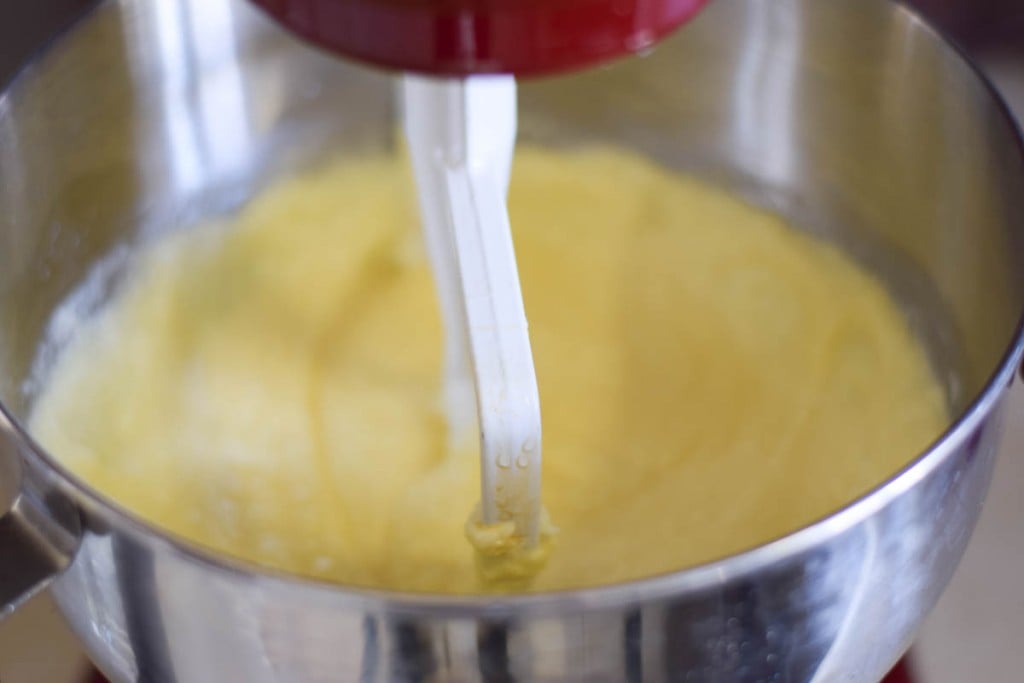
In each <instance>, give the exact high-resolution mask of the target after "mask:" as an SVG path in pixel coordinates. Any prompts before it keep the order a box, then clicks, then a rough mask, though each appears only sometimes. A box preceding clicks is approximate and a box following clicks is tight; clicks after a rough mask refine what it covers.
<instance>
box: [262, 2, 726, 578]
mask: <svg viewBox="0 0 1024 683" xmlns="http://www.w3.org/2000/svg"><path fill="white" fill-rule="evenodd" d="M255 2H256V4H257V5H259V6H260V7H262V8H263V9H264V10H266V11H267V12H268V13H270V14H271V15H272V16H273V17H274V18H275V19H277V20H278V21H280V22H281V23H282V24H284V25H285V26H287V27H289V28H290V29H292V30H293V31H294V32H296V33H297V34H299V35H301V36H304V37H305V38H307V39H309V40H311V41H313V42H314V43H316V44H317V45H319V46H321V47H325V48H327V49H329V50H331V51H334V52H336V53H337V54H339V55H342V56H346V57H352V58H356V59H359V60H364V61H368V62H371V63H373V64H376V65H379V66H385V67H393V68H397V69H403V70H405V71H407V72H419V73H423V74H427V75H428V76H432V77H422V76H414V75H411V74H409V75H406V76H405V79H404V81H405V82H404V90H403V95H404V104H405V130H406V136H407V138H408V140H409V147H410V151H411V155H412V164H413V167H414V169H415V172H416V182H417V186H418V190H419V196H420V208H421V214H422V216H421V222H422V225H423V228H424V232H425V235H426V244H427V249H428V252H429V254H430V258H431V262H432V265H433V270H434V279H435V286H436V288H437V291H438V294H439V298H440V303H441V312H442V317H443V319H444V321H445V345H446V348H445V358H444V368H445V371H444V404H445V409H446V410H445V412H446V415H447V419H448V429H449V434H450V437H449V441H450V442H451V444H450V445H451V447H457V446H458V444H459V443H460V442H462V443H465V442H466V441H467V440H468V439H469V437H470V436H471V435H472V434H473V433H474V432H476V433H478V434H479V439H480V460H481V468H480V469H481V505H480V514H479V519H478V520H476V521H475V522H474V526H472V527H471V528H473V529H477V530H478V532H477V533H471V534H470V538H471V540H473V543H474V545H476V546H477V547H478V549H479V550H480V551H481V555H480V557H481V558H485V557H487V558H489V559H488V560H487V563H486V564H487V567H486V568H485V569H484V574H485V575H488V574H493V575H496V576H497V577H498V578H501V577H502V576H503V575H504V574H507V573H509V572H511V573H512V574H516V575H519V574H523V572H525V573H526V575H527V576H528V575H529V574H530V573H531V572H533V571H536V570H537V569H538V568H539V566H540V564H541V563H542V562H543V550H542V549H541V550H540V551H538V548H539V546H542V545H544V539H542V535H543V534H542V530H541V526H542V523H541V517H542V508H541V496H540V485H541V423H540V405H539V398H538V391H537V379H536V375H535V371H534V368H533V359H532V354H531V350H530V341H529V338H528V335H527V325H526V314H525V311H524V310H523V302H522V296H521V294H520V292H519V280H518V276H517V274H516V263H515V256H514V253H513V248H512V236H511V233H510V231H509V226H508V212H507V209H506V208H505V199H504V196H505V194H506V192H507V189H508V178H509V174H510V172H511V164H512V153H513V150H514V147H515V135H516V118H517V114H516V88H515V81H514V79H513V77H514V76H516V75H520V76H521V75H539V74H544V73H550V72H553V71H561V70H568V69H579V68H583V67H586V66H590V65H592V63H593V62H595V61H598V60H602V59H609V58H612V57H617V56H620V55H621V54H622V53H628V52H642V51H644V50H647V49H649V48H651V47H652V45H653V44H654V42H655V40H657V39H658V38H660V37H661V36H663V35H665V34H666V33H667V32H669V31H670V30H672V29H674V28H675V27H676V26H678V25H679V24H681V23H682V22H684V21H686V20H687V19H689V18H691V17H692V16H693V15H695V14H696V13H697V11H698V10H699V9H700V7H701V6H702V5H703V4H704V3H705V2H707V0H682V1H679V0H676V1H664V0H596V1H595V0H585V1H584V2H512V3H509V2H501V1H497V2H479V1H465V0H457V1H455V2H441V3H433V2H432V3H405V2H390V1H389V2H361V1H358V0H357V1H355V2H353V1H351V0H313V1H307V0H298V1H290V0H255ZM484 74H486V75H484ZM494 74H498V75H494ZM474 396H475V403H476V405H475V406H474V405H473V401H474ZM477 427H479V429H478V430H477V429H476V428H477ZM502 523H512V524H514V528H513V529H512V531H511V535H510V536H507V535H506V536H504V537H503V539H502V540H501V541H499V543H500V544H502V550H501V551H498V552H496V551H495V550H494V546H495V541H494V540H489V541H482V540H477V539H478V538H479V539H482V538H484V537H485V535H486V530H487V529H494V528H495V526H494V525H498V524H502ZM479 525H482V526H479ZM506 533H507V532H506ZM505 546H508V547H507V548H506V547H505ZM524 553H532V554H533V555H535V556H534V557H533V558H532V559H530V560H529V561H527V562H526V565H527V567H526V568H524V567H523V566H520V565H522V564H523V558H524V557H525V555H524ZM495 554H496V555H497V557H492V556H493V555H495ZM521 580H523V577H522V576H517V578H516V581H521Z"/></svg>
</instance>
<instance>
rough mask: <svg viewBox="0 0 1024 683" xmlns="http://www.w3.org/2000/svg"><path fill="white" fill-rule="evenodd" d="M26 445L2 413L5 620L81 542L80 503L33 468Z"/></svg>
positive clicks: (0, 609) (0, 614) (0, 606)
mask: <svg viewBox="0 0 1024 683" xmlns="http://www.w3.org/2000/svg"><path fill="white" fill-rule="evenodd" d="M23 443H24V440H23V439H22V438H21V437H20V436H19V435H18V434H17V433H16V432H15V430H14V429H13V427H12V425H11V423H10V421H9V420H8V419H7V417H6V416H5V415H0V510H3V511H5V512H3V515H2V516H0V621H3V620H4V619H5V618H6V617H8V616H9V615H10V614H11V613H12V612H14V610H15V609H16V608H17V607H18V606H19V605H21V604H22V603H23V602H25V601H26V600H28V599H29V598H30V597H32V596H33V595H35V594H36V593H38V592H39V591H41V590H42V589H44V588H46V587H47V586H48V585H49V584H50V582H51V581H52V580H53V579H54V578H56V577H57V575H58V574H60V573H61V572H62V571H64V569H65V568H66V567H67V566H68V565H69V564H70V563H71V560H72V558H74V556H75V551H76V550H77V549H78V544H79V539H80V520H79V515H78V511H77V510H76V508H75V505H74V504H73V503H72V502H71V500H70V499H69V498H68V497H67V496H66V495H65V494H64V493H61V492H60V491H59V490H58V489H57V487H56V485H55V482H54V479H53V476H52V475H49V476H47V475H46V474H43V473H39V472H37V471H35V470H33V469H32V468H30V467H29V466H28V464H27V463H26V462H25V460H24V459H23V458H22V456H21V453H20V448H19V444H23ZM25 448H27V446H25Z"/></svg>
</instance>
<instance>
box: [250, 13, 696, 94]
mask: <svg viewBox="0 0 1024 683" xmlns="http://www.w3.org/2000/svg"><path fill="white" fill-rule="evenodd" d="M708 1H709V0H253V2H255V4H257V5H259V6H260V7H262V8H263V9H265V10H266V11H267V12H268V13H270V14H271V15H272V16H273V17H274V18H276V19H277V20H278V21H280V22H281V23H283V24H284V25H285V26H287V27H289V28H290V29H292V30H293V31H295V32H296V33H298V34H299V35H301V36H303V37H304V38H306V39H308V40H310V41H311V42H313V43H316V44H317V45H320V46H321V47H324V48H327V49H329V50H331V51H333V52H336V53H338V54H341V55H344V56H347V57H352V58H354V59H358V60H362V61H366V62H371V63H373V64H377V65H379V66H385V67H389V68H395V69H404V70H408V71H417V72H421V73H428V74H436V75H443V76H464V75H469V74H479V73H512V74H515V75H517V76H529V75H537V74H543V73H550V72H554V71H564V70H568V69H575V68H579V67H583V66H587V65H589V64H592V63H595V62H599V61H602V60H606V59H610V58H612V57H616V56H618V55H621V54H624V53H627V52H637V51H641V50H644V49H646V48H648V47H650V46H651V45H652V44H653V43H654V42H656V41H657V40H658V39H660V38H661V37H662V36H664V35H665V34H666V33H668V32H670V31H671V30H672V29H674V28H676V27H677V26H679V25H680V24H682V23H684V22H686V21H687V20H688V19H690V18H691V17H692V16H693V15H695V14H696V13H697V11H698V10H699V9H700V8H701V7H703V6H704V5H705V4H706V3H707V2H708Z"/></svg>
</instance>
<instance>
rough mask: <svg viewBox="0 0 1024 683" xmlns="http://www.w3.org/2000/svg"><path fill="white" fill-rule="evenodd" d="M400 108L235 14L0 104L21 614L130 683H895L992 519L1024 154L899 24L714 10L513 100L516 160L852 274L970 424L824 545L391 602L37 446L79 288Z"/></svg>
mask: <svg viewBox="0 0 1024 683" xmlns="http://www.w3.org/2000/svg"><path fill="white" fill-rule="evenodd" d="M392 85H393V84H392V83H391V82H390V81H389V78H388V77H387V76H386V75H384V74H381V73H377V72H372V71H368V70H364V69H361V68H359V67H356V66H353V65H350V64H345V63H342V62H339V61H335V60H333V59H332V58H330V57H327V56H324V55H322V54H319V53H317V52H315V51H313V50H311V49H309V48H307V47H304V46H302V45H300V44H298V43H297V42H295V41H294V40H293V39H292V38H290V37H288V36H286V35H284V34H282V33H281V32H280V31H279V30H278V29H276V28H275V27H273V26H272V25H270V24H269V23H268V22H267V21H266V20H264V19H263V18H262V17H260V16H258V15H256V14H255V13H254V11H253V10H251V9H250V8H249V7H247V6H245V5H244V4H242V3H240V2H233V1H231V0H159V1H158V2H151V1H146V0H108V1H107V2H106V3H103V4H101V5H100V6H99V7H98V8H97V9H96V10H95V11H94V12H92V13H91V14H90V15H89V16H88V17H87V18H86V19H84V20H83V21H81V22H80V23H79V24H78V25H77V26H75V27H74V28H73V29H72V30H71V31H69V32H68V33H67V34H66V35H65V36H63V37H62V38H61V39H60V40H59V41H57V42H56V43H55V44H54V45H53V46H52V47H51V48H50V49H48V50H47V51H46V52H45V53H44V54H43V55H41V56H40V57H39V58H38V59H37V60H36V61H35V62H34V63H33V64H32V65H31V66H30V67H29V68H28V69H27V70H26V71H25V72H24V73H23V74H22V75H21V76H20V77H19V78H18V79H17V81H16V82H15V83H14V84H13V85H12V87H11V88H10V89H9V90H8V91H7V92H6V93H5V94H4V95H3V97H2V99H0V245H2V246H0V396H2V398H3V402H4V406H5V408H4V413H3V416H2V419H0V481H2V482H3V486H2V487H0V510H7V512H6V514H5V515H4V516H3V518H2V519H0V598H2V602H3V605H4V607H3V609H4V611H7V610H10V609H12V608H13V607H15V606H16V605H17V604H18V603H19V601H21V600H23V599H24V598H25V597H26V596H28V595H30V594H31V593H33V592H34V591H37V590H39V589H40V588H42V587H43V586H46V585H50V586H51V587H52V589H53V594H54V596H55V597H56V599H57V601H58V603H59V604H60V606H61V608H62V609H63V611H64V614H65V615H66V617H67V620H68V622H69V623H70V624H71V627H72V628H73V629H74V631H75V632H76V633H77V634H78V636H79V637H80V638H81V639H82V641H83V642H84V643H85V645H86V647H87V648H88V650H89V652H90V653H91V654H92V656H93V657H94V658H95V660H96V662H97V664H98V665H99V666H100V667H101V668H102V669H103V671H105V672H106V673H107V674H108V675H109V676H110V677H111V679H113V680H115V681H145V682H163V681H167V682H172V681H187V682H189V683H195V682H203V681H228V680H231V681H250V682H254V683H255V682H260V681H321V680H323V681H326V680H332V681H356V680H359V681H483V680H486V681H591V682H592V681H647V682H657V681H797V682H803V681H811V680H815V681H848V682H856V681H877V680H878V679H879V678H880V677H881V676H882V674H883V673H884V672H885V671H886V669H887V668H888V667H889V666H890V665H891V664H893V662H895V661H896V659H897V658H898V656H899V655H900V654H901V653H902V652H903V651H904V649H905V648H906V647H907V646H908V644H909V642H910V640H911V638H912V636H913V634H914V631H915V629H916V628H917V626H918V625H919V624H920V622H921V620H922V619H923V617H924V616H925V614H926V613H927V612H928V610H929V609H930V608H931V607H932V605H933V604H934V603H935V601H936V599H937V598H938V596H939V593H940V592H941V591H942V589H943V587H944V586H945V585H946V582H947V581H948V579H949V578H950V575H951V574H952V572H953V570H954V568H955V566H956V564H957V561H958V560H959V558H960V556H961V554H962V553H963V550H964V547H965V545H966V543H967V539H968V537H969V536H970V533H971V529H972V527H973V526H974V523H975V520H976V518H977V516H978V512H979V508H980V506H981V503H982V500H983V498H984V496H985V491H986V488H987V485H988V481H989V478H990V475H991V472H992V464H993V458H994V454H995V451H996V446H997V442H998V440H999V432H1000V430H999V425H1000V421H1001V417H1002V415H1001V413H1002V406H1003V404H1004V401H1003V398H1004V397H1005V395H1006V392H1007V389H1008V387H1009V385H1010V383H1011V381H1012V378H1013V376H1014V373H1013V370H1014V368H1015V366H1016V365H1017V364H1018V363H1019V362H1020V359H1021V354H1022V346H1021V336H1020V330H1019V327H1018V323H1019V318H1020V314H1021V309H1022V302H1024V282H1022V274H1021V269H1020V267H1019V262H1020V258H1021V255H1022V254H1024V250H1022V242H1024V158H1022V149H1021V144H1020V139H1019V137H1018V135H1017V133H1016V131H1015V130H1014V126H1013V124H1012V122H1011V120H1010V118H1009V117H1008V115H1007V113H1006V111H1005V110H1004V108H1003V107H1002V105H1001V104H1000V102H999V101H998V98H997V97H996V96H995V95H994V94H993V93H992V91H991V90H990V89H989V88H988V87H987V86H986V84H985V83H984V82H983V81H982V79H981V78H979V76H978V75H977V74H976V73H975V72H974V71H973V70H972V69H971V67H970V66H969V65H968V64H966V63H965V61H964V60H963V59H962V58H961V57H960V56H959V55H958V54H957V53H956V52H955V51H954V50H953V49H952V48H950V46H948V45H947V44H945V43H944V42H943V40H942V39H941V38H940V37H938V36H937V35H935V34H934V33H933V32H932V31H931V30H929V28H928V27H927V26H925V25H924V24H922V23H921V22H920V21H919V20H918V19H916V18H915V17H914V16H913V15H911V14H910V13H908V12H907V11H905V10H904V9H901V8H900V6H898V5H895V4H890V3H888V2H884V1H882V0H770V1H769V0H717V1H716V2H715V3H712V5H711V7H710V8H709V9H708V10H707V11H706V12H705V14H704V15H703V16H701V17H700V18H699V20H698V21H696V23H694V24H692V25H691V26H689V27H687V28H686V29H684V30H683V31H682V32H680V33H679V34H677V35H676V36H675V37H673V38H672V39H671V40H669V41H667V42H666V43H664V44H663V45H660V46H659V47H658V48H657V49H656V50H655V51H654V52H653V54H650V55H647V56H645V57H642V58H636V59H630V60H626V61H624V62H619V63H616V64H614V65H611V66H608V67H605V68H601V69H598V70H595V71H591V72H588V73H585V74H579V75H574V76H570V77H565V78H558V79H555V80H550V81H543V82H536V83H530V84H527V85H525V86H524V87H523V88H522V91H521V92H522V106H521V109H522V121H521V129H522V131H523V136H524V137H525V138H529V139H534V140H540V141H542V142H546V143H550V144H559V145H568V144H578V143H585V142H587V141H594V140H597V141H613V142H615V143H617V144H622V145H629V146H632V147H635V148H638V149H642V150H644V151H646V152H647V153H649V154H651V155H652V156H655V157H656V158H658V159H659V160H661V161H662V162H664V163H666V164H669V165H672V166H676V167H680V168H685V169H688V170H690V171H692V172H694V173H698V174H701V175H703V176H706V177H709V178H712V179H714V180H715V181H716V182H720V183H725V184H728V185H729V186H731V187H733V188H734V189H735V190H736V191H737V192H741V193H744V194H745V195H747V196H748V197H750V198H751V200H752V201H757V202H761V203H763V204H766V205H768V206H771V207H773V208H774V209H776V210H777V211H779V212H781V213H784V214H787V215H789V216H791V217H792V218H793V220H794V222H795V223H796V224H797V225H799V226H801V227H803V228H805V229H807V230H811V231H814V232H815V233H817V234H820V235H823V236H825V237H826V238H828V239H833V240H835V241H836V242H838V243H839V244H841V245H842V246H843V247H844V248H846V249H848V250H849V251H850V253H851V254H853V255H854V257H855V258H857V259H859V260H861V261H862V262H863V263H865V264H867V265H868V266H869V267H871V268H873V269H874V270H875V271H876V272H877V273H878V274H879V276H880V277H881V278H882V279H883V280H884V281H885V282H886V283H887V284H888V285H889V287H890V288H891V290H892V291H893V293H894V295H895V296H897V297H898V298H899V299H900V301H901V302H902V303H903V305H904V306H905V308H906V310H907V313H908V316H909V317H910V319H911V321H912V323H913V325H914V328H915V330H916V331H917V332H918V334H920V336H921V338H922V339H923V340H924V341H925V343H926V344H927V346H928V348H929V350H930V352H931V357H932V361H933V363H934V365H935V368H936V371H937V372H938V373H940V376H941V377H942V378H943V381H944V382H945V383H946V386H947V388H948V391H949V398H950V404H951V406H952V410H953V412H954V414H955V415H956V419H955V421H954V422H952V423H951V424H950V426H949V429H948V430H947V431H946V433H945V434H943V435H942V436H941V438H938V440H937V441H936V442H935V443H934V444H933V445H932V447H931V448H930V449H928V451H927V452H926V453H923V454H913V453H908V454H907V457H908V461H910V460H911V459H912V458H913V462H912V463H911V464H910V465H909V466H908V467H907V469H905V470H904V471H902V472H901V473H899V474H898V475H897V476H895V477H893V478H892V479H891V480H890V481H888V482H886V483H885V484H884V485H882V486H880V487H879V488H878V489H876V490H874V491H873V492H871V493H870V494H869V495H866V496H865V497H863V498H862V499H860V500H858V501H856V502H853V503H852V504H851V505H850V506H848V507H847V508H845V509H843V510H841V511H839V512H837V513H835V514H834V515H832V516H830V517H828V518H827V519H823V520H820V521H818V522H817V523H815V524H812V525H811V526H808V527H806V528H804V529H801V530H799V531H796V532H795V533H793V534H791V535H789V536H786V537H784V538H780V539H778V540H776V541H774V542H772V543H769V544H767V545H765V546H762V547H759V548H756V549H753V550H751V551H749V552H746V553H743V554H741V555H737V556H734V557H729V558H727V559H723V560H722V561H719V562H715V563H712V564H709V565H706V566H701V567H697V568H694V569H689V570H686V571H680V572H677V573H674V574H671V575H666V576H658V577H652V578H650V579H647V580H643V581H635V582H631V583H627V584H622V585H615V586H608V587H604V588H598V589H588V590H581V591H570V592H562V593H555V594H541V595H530V596H511V597H495V598H489V597H469V598H452V597H443V596H428V595H418V596H415V595H401V594H394V593H382V592H375V591H368V590H358V589H350V588H345V587H340V586H333V585H326V584H322V583H316V582H313V581H305V580H300V579H297V578H294V577H289V576H283V575H276V574H273V573H271V572H266V571H261V570H260V569H258V568H256V567H253V566H248V565H244V564H240V563H238V562H234V561H231V560H229V559H226V558H224V557H219V556H217V555H215V554H213V553H211V552H207V551H204V550H201V549H199V548H196V547H194V546H191V545H189V544H188V543H185V542H182V541H181V540H179V539H175V538H172V537H170V536H168V535H166V534H164V533H162V532H160V531H159V530H158V529H155V528H154V527H153V526H151V525H149V524H147V523H145V522H143V521H141V520H139V519H138V518H136V517H134V516H133V515H132V514H131V512H130V511H126V510H123V509H121V508H119V507H118V506H117V505H116V504H114V503H112V502H111V501H109V500H108V499H106V498H105V497H103V496H102V495H99V494H97V493H96V492H95V491H93V490H92V489H90V488H89V486H88V485H87V484H85V483H84V482H81V481H79V480H78V479H77V478H76V477H74V476H73V475H71V474H70V473H69V472H67V471H66V470H65V469H64V468H62V467H61V465H60V464H59V461H58V459H57V458H56V457H53V456H51V455H50V454H47V453H46V452H45V451H44V450H42V449H41V448H40V447H39V446H38V445H37V444H35V443H33V441H32V440H31V438H30V437H29V436H28V435H27V434H26V433H25V431H24V429H23V427H22V426H21V425H22V424H23V420H24V418H25V415H26V413H27V411H28V410H29V409H30V408H31V402H32V398H33V392H34V391H35V390H36V388H37V387H36V384H35V383H34V382H33V374H32V368H33V363H34V362H35V360H34V359H37V357H39V356H40V354H41V356H42V357H43V358H44V359H45V357H46V354H47V353H48V352H49V351H47V349H48V348H49V346H47V345H43V346H42V351H40V348H41V340H43V339H44V338H48V339H49V340H50V341H49V343H50V344H51V345H52V344H59V343H60V339H61V337H62V336H65V337H66V335H68V334H74V328H73V326H70V327H69V326H68V325H67V324H66V321H62V320H61V319H60V317H59V316H58V319H52V314H53V312H54V310H55V308H56V306H57V305H58V303H59V302H61V301H62V300H64V299H65V298H66V297H68V296H69V294H70V293H71V292H72V291H73V290H74V288H75V287H76V285H77V284H78V283H80V282H82V281H83V279H84V278H86V277H87V276H88V277H91V278H93V280H94V283H98V287H99V290H100V291H101V290H102V289H103V286H108V287H109V286H112V285H113V283H114V282H116V277H117V268H116V264H117V262H118V261H117V257H116V255H117V254H118V253H121V251H123V249H122V247H123V245H126V244H130V243H132V242H134V241H137V240H141V239H148V238H150V237H152V236H153V235H156V234H159V233H160V232H162V231H166V230H173V229H175V228H177V227H179V226H181V225H184V224H187V223H189V222H190V221H192V220H193V219H196V218H199V217H202V216H207V215H211V214H218V213H224V212H229V211H231V210H232V209H233V208H235V207H237V206H238V205H239V204H240V203H242V202H244V201H245V200H246V198H248V197H249V196H251V195H252V194H253V193H254V192H256V191H258V190H259V188H260V187H262V186H264V185H265V184H266V183H268V182H272V181H273V179H274V178H277V177H280V176H284V175H287V174H289V173H292V172H294V171H295V170H296V169H299V168H303V167H306V166H309V165H311V164H315V163H317V162H318V161H319V160H321V159H323V158H326V157H330V156H337V155H341V154H346V153H356V152H359V151H365V150H372V149H377V148H387V147H390V146H391V145H392V144H393V143H394V135H395V130H396V122H395V116H394V113H395V106H394V104H393V99H392ZM552 229H556V227H553V228H552ZM119 250H120V251H119ZM112 254H113V255H114V256H111V255H112ZM92 291H97V290H96V288H94V289H93V290H92ZM97 303H98V302H97V301H95V300H87V299H83V300H81V301H79V302H78V304H79V306H80V307H84V308H88V307H89V306H94V305H96V304H97ZM683 417H684V418H685V416H683ZM56 455H59V454H56ZM828 456H829V454H828V453H822V454H821V457H823V458H827V457H828ZM723 504H727V501H723ZM685 540H686V539H674V540H673V542H677V543H685Z"/></svg>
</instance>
